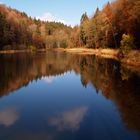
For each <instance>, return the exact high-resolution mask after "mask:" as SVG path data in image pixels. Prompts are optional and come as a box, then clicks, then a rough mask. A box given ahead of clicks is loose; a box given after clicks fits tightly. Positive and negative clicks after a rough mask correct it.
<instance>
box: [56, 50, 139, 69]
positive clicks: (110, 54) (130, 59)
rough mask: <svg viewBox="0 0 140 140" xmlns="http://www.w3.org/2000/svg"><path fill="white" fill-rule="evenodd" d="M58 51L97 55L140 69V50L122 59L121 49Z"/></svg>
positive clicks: (131, 52) (132, 51) (133, 51)
mask: <svg viewBox="0 0 140 140" xmlns="http://www.w3.org/2000/svg"><path fill="white" fill-rule="evenodd" d="M57 51H65V52H69V53H76V54H81V55H96V56H99V57H104V58H112V59H116V60H118V61H121V62H122V63H123V64H127V65H130V66H136V67H140V50H131V51H130V52H129V53H128V54H127V55H126V56H124V57H123V58H120V57H119V56H120V54H119V52H120V50H119V49H87V48H70V49H57Z"/></svg>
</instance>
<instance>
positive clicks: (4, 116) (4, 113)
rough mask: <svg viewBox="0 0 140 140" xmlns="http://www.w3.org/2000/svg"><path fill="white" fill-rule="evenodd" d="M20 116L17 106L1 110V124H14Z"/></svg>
mask: <svg viewBox="0 0 140 140" xmlns="http://www.w3.org/2000/svg"><path fill="white" fill-rule="evenodd" d="M18 118H19V114H18V113H17V111H16V109H15V108H5V109H3V110H0V125H4V126H6V127H8V126H11V125H13V124H14V123H15V122H16V121H17V120H18Z"/></svg>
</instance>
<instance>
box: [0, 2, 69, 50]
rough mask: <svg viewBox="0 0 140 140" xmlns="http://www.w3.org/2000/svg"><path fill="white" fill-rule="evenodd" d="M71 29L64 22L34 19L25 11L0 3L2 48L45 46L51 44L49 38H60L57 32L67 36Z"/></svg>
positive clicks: (0, 40) (0, 42)
mask: <svg viewBox="0 0 140 140" xmlns="http://www.w3.org/2000/svg"><path fill="white" fill-rule="evenodd" d="M70 29H71V27H68V26H66V25H64V24H62V23H56V22H43V21H40V20H37V19H35V18H34V19H33V18H31V17H28V15H27V14H26V13H25V12H19V11H18V10H15V9H12V8H9V7H6V6H5V5H2V4H0V50H9V49H10V50H11V49H17V50H18V49H36V48H44V47H46V45H50V44H49V42H50V41H49V40H52V39H54V38H55V39H56V40H57V39H58V38H57V34H56V33H58V32H60V33H61V34H62V35H61V37H63V36H64V35H63V34H65V37H66V35H67V34H68V33H69V30H70ZM58 40H59V39H58ZM62 40H63V38H62ZM60 41H61V40H60Z"/></svg>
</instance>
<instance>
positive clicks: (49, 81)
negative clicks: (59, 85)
mask: <svg viewBox="0 0 140 140" xmlns="http://www.w3.org/2000/svg"><path fill="white" fill-rule="evenodd" d="M42 80H43V81H44V82H46V83H47V84H51V83H53V81H54V80H55V77H54V76H49V77H43V78H42Z"/></svg>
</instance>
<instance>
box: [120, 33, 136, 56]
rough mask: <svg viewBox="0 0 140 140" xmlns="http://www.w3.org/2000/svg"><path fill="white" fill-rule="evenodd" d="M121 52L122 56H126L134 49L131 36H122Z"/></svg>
mask: <svg viewBox="0 0 140 140" xmlns="http://www.w3.org/2000/svg"><path fill="white" fill-rule="evenodd" d="M120 48H121V52H122V54H123V55H127V54H128V53H129V51H130V50H132V49H134V48H135V45H134V38H133V37H132V36H131V35H129V34H128V35H127V34H123V35H122V40H121V47H120Z"/></svg>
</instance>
